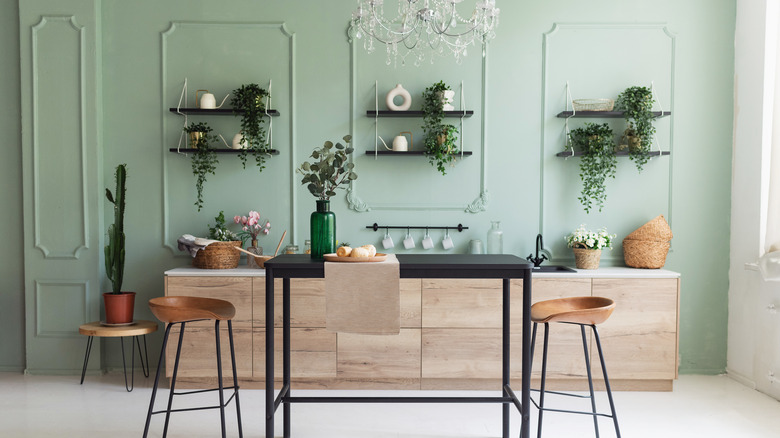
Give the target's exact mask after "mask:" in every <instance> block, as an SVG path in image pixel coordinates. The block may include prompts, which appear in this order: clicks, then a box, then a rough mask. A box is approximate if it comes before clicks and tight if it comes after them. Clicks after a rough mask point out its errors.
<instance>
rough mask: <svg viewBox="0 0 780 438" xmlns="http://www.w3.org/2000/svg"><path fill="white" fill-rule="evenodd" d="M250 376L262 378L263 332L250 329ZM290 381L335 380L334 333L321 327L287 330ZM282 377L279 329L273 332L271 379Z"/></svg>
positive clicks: (263, 372)
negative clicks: (251, 362)
mask: <svg viewBox="0 0 780 438" xmlns="http://www.w3.org/2000/svg"><path fill="white" fill-rule="evenodd" d="M253 338H254V354H253V371H252V377H253V378H255V379H262V378H265V329H264V328H263V329H261V328H255V329H254V330H253ZM290 361H291V362H290V372H291V377H292V378H307V377H309V378H311V377H315V378H332V377H336V334H335V333H331V332H328V331H326V330H325V329H323V328H291V329H290ZM281 378H282V329H281V328H276V329H274V379H275V380H280V379H281Z"/></svg>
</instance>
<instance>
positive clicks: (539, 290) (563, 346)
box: [511, 278, 591, 379]
mask: <svg viewBox="0 0 780 438" xmlns="http://www.w3.org/2000/svg"><path fill="white" fill-rule="evenodd" d="M522 291H523V280H512V300H511V306H512V307H511V321H512V324H511V336H512V347H511V348H512V350H511V356H512V364H511V372H512V378H513V379H520V378H521V377H522V353H523V338H522V333H523V331H522V322H523V313H522V311H523V301H522V300H523V294H522ZM531 293H532V294H533V296H532V297H531V301H532V302H533V303H538V302H539V301H546V300H553V299H557V298H570V297H582V296H590V294H591V280H590V279H589V278H535V279H533V287H532V289H531ZM532 326H533V325H532ZM586 334H587V336H586V339H587V340H588V348H590V341H591V336H590V331H589V330H588V331H587V332H586ZM543 347H544V324H539V326H538V327H537V334H536V343H535V344H534V361H533V367H532V368H531V369H532V374H531V375H532V376H533V377H534V378H539V377H541V375H542V374H541V373H542V352H543ZM583 377H587V374H586V372H585V355H584V352H583V350H582V335H581V333H580V328H579V327H578V326H574V325H570V324H555V323H552V324H550V328H549V341H548V352H547V378H549V379H579V378H583Z"/></svg>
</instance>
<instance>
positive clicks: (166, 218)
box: [160, 21, 297, 257]
mask: <svg viewBox="0 0 780 438" xmlns="http://www.w3.org/2000/svg"><path fill="white" fill-rule="evenodd" d="M185 27H250V28H251V27H256V28H267V29H278V30H279V31H280V32H281V33H282V35H284V36H285V37H287V38H288V39H289V41H290V43H289V44H290V49H289V53H290V55H289V56H290V60H289V62H290V77H289V81H290V94H289V99H290V111H291V112H290V162H289V166H290V169H291V174H290V193H291V202H290V217H291V218H293V220H292V223H293V224H292V228H291V231H290V241H291V242H292V241H294V239H295V235H296V225H295V224H296V221H295V220H294V219H295V217H296V211H297V202H296V198H297V196H296V190H294V187H295V162H296V153H295V151H296V149H297V148H296V144H297V141H296V135H295V125H296V124H295V120H296V114H297V112H296V109H295V108H296V105H295V97H296V93H295V53H296V49H295V33H294V32H290V30H289V29H288V28H287V24H286V23H284V22H266V23H263V22H226V21H171V24H170V26H169V27H168V29H167V30H165V31H163V32H162V33H161V34H160V44H161V61H160V64H161V66H162V68H161V69H160V72H161V76H160V81H161V87H160V88H161V91H162V93H161V100H162V103H161V105H160V120H161V133H160V136H161V140H160V144H161V145H162V146H163V147H161V148H160V151H161V153H162V228H163V233H162V246H163V247H164V248H168V249H169V250H171V253H173V255H174V256H178V255H180V253H179V250H178V248H176V247H175V246H174V245H173V244H171V236H170V234H171V233H170V205H169V201H170V198H169V196H168V178H169V175H168V157H169V156H170V152H168V147H166V146H165V144H166V141H167V140H166V137H165V135H166V132H167V126H168V123H167V122H166V120H167V119H168V117H167V114H168V111H167V108H169V107H170V103H171V102H168V101H166V99H165V98H166V96H167V95H168V87H167V85H166V84H167V78H168V66H167V61H166V60H167V56H166V55H167V53H168V48H167V44H168V38H170V37H171V36H172V35H173V34H174V33H175V32H176V30H178V29H179V28H185ZM182 257H189V256H187V255H186V254H185V255H182Z"/></svg>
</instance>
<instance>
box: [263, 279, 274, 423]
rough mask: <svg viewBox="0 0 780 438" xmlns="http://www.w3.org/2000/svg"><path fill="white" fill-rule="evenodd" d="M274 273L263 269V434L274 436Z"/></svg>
mask: <svg viewBox="0 0 780 438" xmlns="http://www.w3.org/2000/svg"><path fill="white" fill-rule="evenodd" d="M274 410H275V404H274V273H273V269H272V268H266V270H265V436H266V438H274Z"/></svg>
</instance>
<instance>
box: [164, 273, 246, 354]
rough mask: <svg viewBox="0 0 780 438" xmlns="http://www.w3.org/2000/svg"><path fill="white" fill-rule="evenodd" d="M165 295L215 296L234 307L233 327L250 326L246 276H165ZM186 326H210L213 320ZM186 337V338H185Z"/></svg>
mask: <svg viewBox="0 0 780 438" xmlns="http://www.w3.org/2000/svg"><path fill="white" fill-rule="evenodd" d="M166 278H167V281H166V284H165V295H166V296H188V297H205V298H217V299H220V300H225V301H229V302H230V303H232V304H233V305H234V306H235V307H236V316H234V317H233V328H234V329H238V328H251V327H252V279H251V278H248V277H166ZM187 326H188V327H199V328H204V329H205V328H212V329H213V327H214V323H213V322H208V321H201V322H194V323H189V324H188V325H187ZM185 339H186V338H185Z"/></svg>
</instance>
